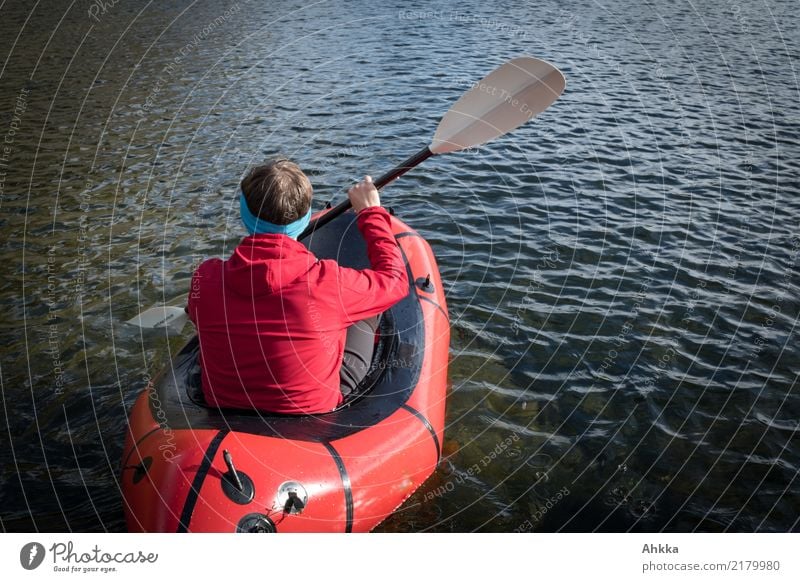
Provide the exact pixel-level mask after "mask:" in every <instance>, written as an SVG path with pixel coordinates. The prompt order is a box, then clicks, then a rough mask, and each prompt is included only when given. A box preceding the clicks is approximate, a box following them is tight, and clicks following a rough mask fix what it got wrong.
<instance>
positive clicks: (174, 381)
mask: <svg viewBox="0 0 800 582" xmlns="http://www.w3.org/2000/svg"><path fill="white" fill-rule="evenodd" d="M392 224H393V229H394V233H395V236H396V238H397V242H398V244H399V245H400V248H401V249H402V251H403V255H404V258H405V261H406V265H407V269H408V272H409V280H410V281H411V291H410V293H409V294H408V296H407V297H406V298H405V299H403V300H402V301H401V302H400V303H398V304H397V305H395V306H394V307H392V308H391V309H390V310H389V311H387V312H386V313H384V314H383V315H382V317H381V322H380V328H379V332H380V337H379V340H378V344H377V349H376V351H375V357H374V358H373V362H372V367H371V369H370V372H369V374H368V375H367V378H366V379H365V381H364V382H363V383H362V385H361V387H360V389H359V390H358V391H357V393H356V395H355V396H354V397H352V398H351V399H350V400H348V401H347V402H345V403H344V404H343V405H342V406H341V407H340V408H339V409H337V410H335V411H333V412H330V413H327V414H321V415H310V416H277V415H268V414H263V413H259V412H256V411H252V412H250V411H245V412H242V411H229V410H220V409H215V408H209V407H207V406H205V404H204V402H203V398H202V392H201V390H200V385H199V384H200V370H199V367H198V365H197V352H198V341H197V338H196V337H194V338H193V339H192V340H190V341H189V343H188V344H187V345H186V346H185V347H184V348H183V349H182V350H181V351H180V352H179V353H178V354H177V356H176V357H175V358H174V359H173V361H172V365H171V366H170V367H168V368H167V369H166V370H164V371H163V372H162V373H161V374H160V375H159V376H158V377H157V378H156V379H155V380H154V381H153V382H152V383H150V384H149V385H148V386H147V387H146V388H145V390H144V391H143V392H142V394H141V395H140V396H139V398H138V399H137V400H136V403H135V404H134V406H133V409H132V410H131V413H130V421H129V428H128V434H127V437H126V442H125V448H124V451H123V457H122V469H121V480H122V492H123V497H124V509H125V517H126V520H127V525H128V529H129V530H130V531H158V532H188V531H211V532H236V531H238V532H366V531H370V530H371V529H373V528H374V527H375V526H377V525H378V524H379V523H380V522H381V521H383V520H384V519H385V518H386V517H387V516H388V515H390V514H391V513H392V512H393V511H394V510H395V509H396V508H397V507H398V506H399V505H400V504H402V503H403V501H405V500H406V499H407V498H408V497H409V496H410V495H411V494H412V493H413V492H414V491H415V490H416V489H417V488H418V487H419V486H420V485H421V484H422V483H423V481H425V479H427V478H428V477H429V476H430V475H431V473H432V472H433V471H434V469H435V468H436V465H437V463H438V462H439V458H440V455H441V443H442V437H443V430H444V411H445V392H446V383H447V361H448V346H449V341H450V326H449V322H448V316H447V307H446V305H445V298H444V292H443V289H442V283H441V279H440V277H439V271H438V268H437V266H436V260H435V259H434V256H433V253H432V251H431V248H430V246H429V245H428V243H427V242H426V241H425V240H424V239H423V238H422V237H421V236H420V235H419V234H417V233H416V232H415V231H413V230H412V229H410V228H409V227H408V226H406V225H405V224H404V223H403V222H402V221H400V220H398V219H397V218H394V217H393V218H392ZM304 243H305V244H306V245H308V246H309V248H310V249H311V250H312V251H313V252H314V253H315V254H316V255H317V256H318V257H320V258H334V259H336V260H337V261H338V262H339V263H340V264H342V265H345V266H348V267H353V268H366V267H368V266H369V261H368V259H367V254H366V248H365V244H364V241H363V239H362V238H361V234H360V233H359V231H358V229H357V227H356V224H355V220H354V215H353V214H352V213H350V212H348V213H346V214H344V215H342V216H340V217H338V218H336V219H335V220H333V221H332V222H331V223H329V224H328V225H326V226H325V227H324V228H321V229H320V230H319V231H317V232H315V233H314V234H313V235H312V236H311V237H309V238H308V239H306V240H305V241H304Z"/></svg>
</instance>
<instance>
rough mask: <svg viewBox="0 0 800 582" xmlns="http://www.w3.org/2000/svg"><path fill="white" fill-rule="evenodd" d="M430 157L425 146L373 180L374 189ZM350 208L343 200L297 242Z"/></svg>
mask: <svg viewBox="0 0 800 582" xmlns="http://www.w3.org/2000/svg"><path fill="white" fill-rule="evenodd" d="M432 155H434V154H433V152H432V151H431V150H430V149H429V148H428V146H425V147H424V148H422V149H421V150H419V151H418V152H417V153H415V154H414V155H413V156H411V157H410V158H408V159H407V160H406V161H404V162H403V163H401V164H400V165H398V166H396V167H395V168H394V169H392V170H389V171H388V172H386V173H385V174H384V175H383V176H381V177H380V178H378V179H377V180H375V181H374V184H375V188H377V189H378V190H380V189H381V188H383V187H384V186H386V184H388V183H389V182H392V181H393V180H396V179H397V178H399V177H400V176H402V175H403V174H405V173H406V172H408V171H409V170H410V169H411V168H414V167H416V166H418V165H420V164H421V163H422V162H424V161H425V160H427V159H428V158H429V157H431V156H432ZM351 206H352V204H350V200H345V201H344V202H342V203H341V204H337V205H336V206H334V207H333V208H331V209H330V210H329V211H328V212H326V213H325V214H323V215H322V216H320V217H319V218H317V219H315V220H312V221H311V222H310V223H309V225H308V226H307V227H306V229H305V230H304V231H303V232H301V233H300V236H298V237H297V240H302V239H304V238H305V237H307V236H308V235H310V234H311V233H312V232H314V230H315V229H317V228H321V227H323V226H325V225H326V224H328V223H329V222H330V221H332V220H333V219H334V218H336V217H337V216H340V215H341V214H342V213H344V212H347V210H349V209H350V207H351Z"/></svg>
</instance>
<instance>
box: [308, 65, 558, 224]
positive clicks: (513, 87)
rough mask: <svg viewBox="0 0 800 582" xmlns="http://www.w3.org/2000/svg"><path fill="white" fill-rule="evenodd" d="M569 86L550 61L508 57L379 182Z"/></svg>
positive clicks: (478, 137)
mask: <svg viewBox="0 0 800 582" xmlns="http://www.w3.org/2000/svg"><path fill="white" fill-rule="evenodd" d="M565 85H566V80H565V79H564V75H562V74H561V71H559V70H558V69H557V68H555V67H554V66H553V65H551V64H550V63H548V62H546V61H542V60H540V59H535V58H533V57H519V58H516V59H512V60H510V61H508V62H507V63H505V64H504V65H501V66H500V67H498V68H497V69H495V70H494V71H492V72H491V73H489V74H488V75H487V76H486V77H484V78H483V79H481V80H480V81H478V82H477V83H475V84H474V85H473V86H472V89H470V90H469V91H468V92H466V93H465V94H464V95H462V96H461V99H459V100H458V101H456V103H455V105H453V106H452V107H451V108H450V111H448V112H447V113H446V114H445V116H444V117H443V118H442V120H441V121H440V122H439V127H437V128H436V133H435V134H434V136H433V141H431V144H430V145H428V146H425V147H424V148H423V149H421V150H420V151H419V152H417V153H416V154H414V155H413V156H411V157H410V158H408V159H407V160H406V161H404V162H403V163H401V164H400V165H399V166H397V167H396V168H394V169H393V170H390V171H389V172H387V173H386V174H384V175H383V176H381V177H380V178H378V179H377V180H375V187H376V188H377V189H378V190H380V189H381V188H383V187H384V186H386V184H388V183H389V182H391V181H393V180H395V179H397V178H399V177H400V176H402V175H403V174H405V173H406V172H408V171H409V170H410V169H411V168H414V167H415V166H418V165H419V164H421V163H422V162H424V161H425V160H427V159H428V158H429V157H431V156H433V155H437V154H447V153H450V152H457V151H459V150H463V149H466V148H469V147H473V146H476V145H480V144H482V143H486V142H487V141H491V140H493V139H495V138H497V137H500V136H501V135H505V134H506V133H508V132H510V131H512V130H514V129H516V128H517V127H519V126H520V125H522V124H523V123H525V122H526V121H528V120H530V119H533V118H534V117H536V116H537V115H538V114H539V113H541V112H542V111H544V110H545V109H547V108H548V107H550V105H551V104H552V103H553V102H554V101H555V100H556V99H558V97H559V96H560V95H561V93H562V92H563V91H564V86H565ZM349 208H350V201H349V200H345V201H344V202H342V203H341V204H339V205H337V206H335V207H334V208H332V209H331V210H329V211H328V212H326V213H325V214H323V215H322V216H320V217H319V218H317V219H316V220H312V221H311V223H310V224H309V225H308V226H307V227H306V229H305V230H304V231H303V232H302V233H301V234H300V236H299V237H298V240H300V239H303V238H305V237H307V236H308V235H310V234H311V233H312V232H314V230H315V229H317V228H320V227H322V226H324V225H326V224H327V223H329V222H330V221H332V220H333V219H334V218H336V217H337V216H339V215H341V214H342V213H343V212H345V211H347V210H348V209H349Z"/></svg>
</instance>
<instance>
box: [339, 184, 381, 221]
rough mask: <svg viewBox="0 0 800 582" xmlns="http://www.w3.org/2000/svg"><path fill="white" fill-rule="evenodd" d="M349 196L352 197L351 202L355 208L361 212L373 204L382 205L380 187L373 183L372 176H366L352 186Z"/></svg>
mask: <svg viewBox="0 0 800 582" xmlns="http://www.w3.org/2000/svg"><path fill="white" fill-rule="evenodd" d="M347 197H348V198H349V199H350V204H352V205H353V210H355V211H356V212H360V211H362V210H364V209H365V208H370V207H372V206H380V205H381V199H380V197H379V196H378V189H377V188H375V184H373V183H372V178H371V177H370V176H364V179H363V180H361V181H360V182H359V183H358V184H356V185H355V186H352V187H351V188H350V189H349V190H348V191H347Z"/></svg>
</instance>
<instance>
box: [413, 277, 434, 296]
mask: <svg viewBox="0 0 800 582" xmlns="http://www.w3.org/2000/svg"><path fill="white" fill-rule="evenodd" d="M416 284H417V287H419V288H420V289H422V290H423V291H425V292H426V293H432V292H433V284H432V283H431V274H430V273H428V274H427V275H425V278H424V279H423V278H422V277H420V278H419V279H417V280H416Z"/></svg>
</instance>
